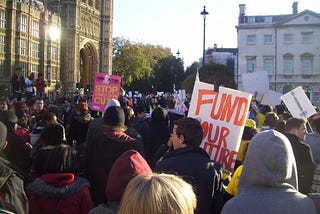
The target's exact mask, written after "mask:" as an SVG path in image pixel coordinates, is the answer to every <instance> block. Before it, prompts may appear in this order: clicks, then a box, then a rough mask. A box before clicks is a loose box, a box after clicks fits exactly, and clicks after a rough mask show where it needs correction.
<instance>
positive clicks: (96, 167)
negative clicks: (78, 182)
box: [85, 129, 141, 205]
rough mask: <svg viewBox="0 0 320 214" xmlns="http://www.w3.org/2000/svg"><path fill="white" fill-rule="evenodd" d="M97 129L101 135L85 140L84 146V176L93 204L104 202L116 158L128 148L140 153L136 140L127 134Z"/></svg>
mask: <svg viewBox="0 0 320 214" xmlns="http://www.w3.org/2000/svg"><path fill="white" fill-rule="evenodd" d="M97 131H101V132H102V133H100V134H98V133H97V134H96V135H99V136H101V137H100V138H94V139H95V140H94V141H86V144H87V145H86V148H85V176H86V178H87V179H88V180H89V182H90V185H91V189H90V191H91V197H92V199H93V201H94V203H95V205H97V204H99V203H105V202H106V195H105V193H106V184H107V181H108V177H109V172H110V170H111V167H112V165H113V163H114V162H115V161H116V159H117V158H118V157H119V156H120V155H122V153H124V152H126V151H127V150H130V149H133V150H136V151H138V152H140V153H141V151H140V146H139V144H138V142H137V141H136V140H134V139H133V138H131V137H130V136H129V135H127V134H125V133H123V132H115V131H105V130H104V129H100V130H97Z"/></svg>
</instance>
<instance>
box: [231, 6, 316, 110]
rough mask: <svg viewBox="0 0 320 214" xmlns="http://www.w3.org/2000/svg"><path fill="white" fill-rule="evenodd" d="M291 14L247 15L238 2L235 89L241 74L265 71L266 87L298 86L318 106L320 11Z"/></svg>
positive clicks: (294, 10)
mask: <svg viewBox="0 0 320 214" xmlns="http://www.w3.org/2000/svg"><path fill="white" fill-rule="evenodd" d="M297 6H298V2H294V3H293V5H292V14H285V15H265V16H263V15H259V16H247V15H246V14H245V10H246V5H245V4H240V5H239V9H240V14H239V20H238V26H237V31H238V73H237V79H238V88H239V90H241V89H242V88H243V84H242V78H241V75H242V74H244V73H248V72H256V71H267V73H268V77H269V83H270V90H274V91H277V92H281V93H286V92H288V91H290V90H291V89H293V88H295V87H297V86H302V87H303V88H304V90H305V91H306V92H307V94H308V95H309V96H310V100H311V102H312V103H314V104H315V105H320V14H319V13H316V12H313V11H310V10H304V11H302V12H299V13H298V7H297Z"/></svg>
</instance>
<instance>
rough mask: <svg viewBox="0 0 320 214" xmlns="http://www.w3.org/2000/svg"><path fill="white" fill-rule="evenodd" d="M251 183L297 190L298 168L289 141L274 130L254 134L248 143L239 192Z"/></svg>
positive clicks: (249, 186) (248, 188) (246, 189)
mask: <svg viewBox="0 0 320 214" xmlns="http://www.w3.org/2000/svg"><path fill="white" fill-rule="evenodd" d="M253 186H255V187H257V186H260V187H272V188H286V189H293V190H298V179H297V167H296V161H295V158H294V154H293V151H292V147H291V144H290V142H289V140H288V138H287V137H286V136H284V135H283V134H281V133H280V132H277V131H274V130H268V131H263V132H260V133H258V134H256V135H255V136H254V137H253V138H252V140H251V141H250V143H249V148H248V151H247V154H246V157H245V161H244V164H243V170H242V173H241V176H240V181H239V192H241V191H248V190H250V188H252V187H253Z"/></svg>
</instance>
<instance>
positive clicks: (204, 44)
mask: <svg viewBox="0 0 320 214" xmlns="http://www.w3.org/2000/svg"><path fill="white" fill-rule="evenodd" d="M200 14H201V15H202V16H203V53H202V66H204V62H205V51H206V16H207V15H209V13H208V12H207V11H206V6H203V11H202V12H201V13H200Z"/></svg>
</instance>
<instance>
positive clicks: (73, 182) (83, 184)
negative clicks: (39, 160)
mask: <svg viewBox="0 0 320 214" xmlns="http://www.w3.org/2000/svg"><path fill="white" fill-rule="evenodd" d="M76 161H77V155H76V151H75V150H74V149H73V148H72V147H70V146H68V145H59V146H58V147H57V148H55V149H53V150H52V151H51V152H50V153H48V155H47V157H46V159H45V160H44V163H43V166H44V167H43V169H44V171H43V173H42V175H41V176H40V177H39V178H37V179H36V180H34V181H33V182H32V183H30V184H29V185H28V186H27V191H28V194H29V204H30V209H29V213H30V214H33V213H41V214H45V213H53V212H54V213H79V214H87V213H88V212H89V211H90V209H91V208H92V201H91V196H90V192H89V188H88V187H89V183H88V181H87V180H85V179H84V178H81V177H77V176H75V166H76V164H77V163H76Z"/></svg>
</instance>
